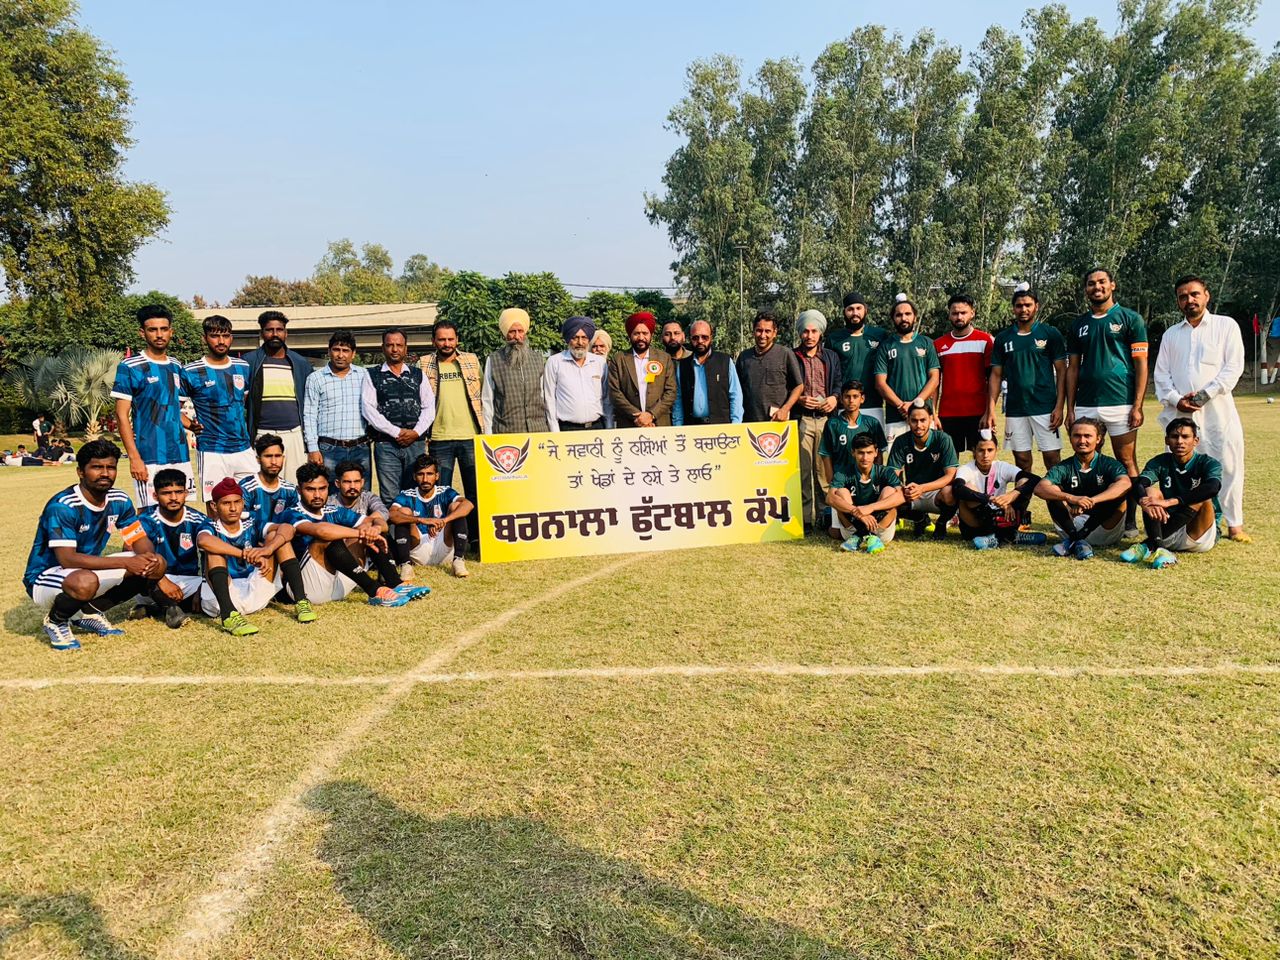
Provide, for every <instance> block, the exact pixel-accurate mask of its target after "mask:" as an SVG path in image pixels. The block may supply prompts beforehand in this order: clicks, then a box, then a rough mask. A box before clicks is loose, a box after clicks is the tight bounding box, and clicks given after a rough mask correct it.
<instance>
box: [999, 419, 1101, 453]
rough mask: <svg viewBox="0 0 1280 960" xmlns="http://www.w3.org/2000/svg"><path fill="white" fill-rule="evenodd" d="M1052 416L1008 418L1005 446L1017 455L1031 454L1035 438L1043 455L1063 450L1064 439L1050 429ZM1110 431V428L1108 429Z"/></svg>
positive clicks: (1005, 426)
mask: <svg viewBox="0 0 1280 960" xmlns="http://www.w3.org/2000/svg"><path fill="white" fill-rule="evenodd" d="M1050 416H1051V414H1048V413H1042V414H1040V415H1038V416H1031V417H1006V418H1005V421H1004V446H1005V449H1006V450H1010V451H1016V452H1017V453H1022V452H1024V451H1025V452H1028V453H1029V452H1030V451H1031V441H1032V439H1033V438H1034V439H1035V442H1036V449H1038V450H1039V451H1040V452H1041V453H1045V452H1046V451H1049V452H1051V451H1054V450H1061V449H1062V437H1061V436H1060V435H1059V434H1058V431H1057V430H1053V429H1050V427H1049V417H1050ZM1108 429H1110V428H1108Z"/></svg>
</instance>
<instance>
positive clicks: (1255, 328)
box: [1253, 313, 1262, 337]
mask: <svg viewBox="0 0 1280 960" xmlns="http://www.w3.org/2000/svg"><path fill="white" fill-rule="evenodd" d="M1261 332H1262V327H1260V326H1259V325H1258V315H1257V314H1256V313H1255V314H1254V315H1253V335H1254V336H1255V337H1256V336H1257V335H1258V334H1260V333H1261Z"/></svg>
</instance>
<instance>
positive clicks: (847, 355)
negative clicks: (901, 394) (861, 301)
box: [827, 324, 892, 408]
mask: <svg viewBox="0 0 1280 960" xmlns="http://www.w3.org/2000/svg"><path fill="white" fill-rule="evenodd" d="M891 336H892V334H891V333H889V332H888V331H887V330H883V329H881V328H880V327H873V326H872V325H871V324H866V325H865V326H864V327H863V328H862V330H861V331H859V333H858V334H857V335H856V336H855V335H854V334H852V333H850V332H849V328H848V327H841V328H839V329H838V330H832V331H831V332H830V333H829V334H827V346H828V347H830V348H831V349H832V350H834V351H835V352H836V354H837V355H838V356H839V357H840V360H841V362H842V363H843V364H844V370H843V372H842V373H841V381H842V383H847V382H848V381H850V380H857V381H858V382H860V383H861V384H862V390H863V399H862V405H863V406H864V407H872V408H874V407H879V406H881V405H882V404H883V403H884V399H883V398H882V397H881V396H880V391H879V390H877V389H876V384H875V380H874V378H873V377H872V376H871V361H872V358H873V357H875V353H876V348H877V347H879V346H880V344H881V343H883V342H884V341H885V340H888V339H889V338H890V337H891Z"/></svg>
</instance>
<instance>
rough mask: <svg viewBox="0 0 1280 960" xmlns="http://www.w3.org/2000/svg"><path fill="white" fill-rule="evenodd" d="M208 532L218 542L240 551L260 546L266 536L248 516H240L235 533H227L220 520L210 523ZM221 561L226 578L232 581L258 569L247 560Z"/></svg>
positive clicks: (226, 558)
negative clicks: (223, 542)
mask: <svg viewBox="0 0 1280 960" xmlns="http://www.w3.org/2000/svg"><path fill="white" fill-rule="evenodd" d="M209 532H210V533H212V534H213V535H214V536H215V537H217V538H218V539H219V540H224V541H226V542H227V543H229V544H231V545H232V546H233V547H239V548H240V549H241V550H243V549H245V548H246V547H260V546H262V542H263V540H264V539H265V535H266V531H265V530H264V529H263V528H261V527H259V526H258V525H257V523H255V522H254V519H253V517H251V516H249V515H248V514H242V515H241V517H240V529H239V530H237V531H236V532H235V533H228V532H227V528H226V527H224V526H223V525H222V521H221V520H212V521H210V523H209ZM223 559H224V560H226V561H227V576H229V577H230V578H231V579H233V580H243V579H244V578H245V577H247V576H249V575H250V574H251V573H253V571H254V570H257V569H258V568H257V567H255V566H254V565H253V564H252V563H249V562H248V561H247V560H241V559H240V558H239V557H223Z"/></svg>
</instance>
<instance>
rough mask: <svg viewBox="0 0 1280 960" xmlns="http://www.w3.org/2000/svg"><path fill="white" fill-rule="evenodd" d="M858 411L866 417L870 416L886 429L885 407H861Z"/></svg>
mask: <svg viewBox="0 0 1280 960" xmlns="http://www.w3.org/2000/svg"><path fill="white" fill-rule="evenodd" d="M858 412H859V413H860V414H862V416H864V417H870V418H871V419H872V420H874V421H876V423H878V424H880V428H881V429H882V430H883V429H884V407H859V408H858Z"/></svg>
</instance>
